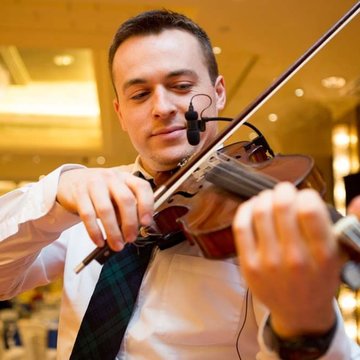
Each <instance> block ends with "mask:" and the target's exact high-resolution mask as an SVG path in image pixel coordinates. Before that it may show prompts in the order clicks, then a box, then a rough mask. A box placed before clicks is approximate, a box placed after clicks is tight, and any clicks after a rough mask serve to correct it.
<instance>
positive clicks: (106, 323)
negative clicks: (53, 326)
mask: <svg viewBox="0 0 360 360" xmlns="http://www.w3.org/2000/svg"><path fill="white" fill-rule="evenodd" d="M152 249H153V245H152V244H150V245H147V246H144V247H136V246H135V245H134V244H127V245H126V246H125V247H124V249H123V250H122V251H120V252H118V253H116V254H115V255H113V256H112V257H111V258H110V259H109V260H108V261H107V262H106V263H105V265H104V266H103V268H102V270H101V273H100V277H99V280H98V282H97V284H96V287H95V290H94V293H93V295H92V297H91V299H90V303H89V305H88V308H87V310H86V313H85V316H84V318H83V320H82V322H81V325H80V330H79V332H78V335H77V338H76V341H75V345H74V348H73V351H72V354H71V357H70V359H71V360H76V359H94V360H95V359H96V360H99V359H100V360H114V359H115V357H116V355H117V353H118V352H119V349H120V344H121V341H122V338H123V336H124V333H125V330H126V328H127V325H128V322H129V320H130V317H131V314H132V311H133V307H134V304H135V301H136V297H137V294H138V291H139V288H140V285H141V281H142V278H143V275H144V273H145V270H146V268H147V265H148V262H149V260H150V256H151V253H152Z"/></svg>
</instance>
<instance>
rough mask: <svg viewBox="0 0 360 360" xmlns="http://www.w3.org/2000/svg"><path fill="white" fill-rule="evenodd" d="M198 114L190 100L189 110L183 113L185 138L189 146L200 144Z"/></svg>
mask: <svg viewBox="0 0 360 360" xmlns="http://www.w3.org/2000/svg"><path fill="white" fill-rule="evenodd" d="M198 117H199V114H198V113H197V112H196V111H195V110H194V107H193V104H192V101H191V100H190V104H189V109H188V111H186V113H185V119H186V121H187V130H186V136H187V139H188V142H189V144H190V145H193V146H195V145H198V144H199V142H200V129H199V120H198Z"/></svg>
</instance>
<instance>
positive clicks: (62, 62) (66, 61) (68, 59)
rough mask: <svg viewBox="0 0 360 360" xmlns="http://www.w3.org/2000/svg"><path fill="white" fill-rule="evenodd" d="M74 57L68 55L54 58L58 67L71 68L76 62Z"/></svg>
mask: <svg viewBox="0 0 360 360" xmlns="http://www.w3.org/2000/svg"><path fill="white" fill-rule="evenodd" d="M74 60H75V59H74V57H73V56H72V55H68V54H62V55H56V56H54V59H53V61H54V64H55V65H57V66H69V65H71V64H72V63H73V62H74Z"/></svg>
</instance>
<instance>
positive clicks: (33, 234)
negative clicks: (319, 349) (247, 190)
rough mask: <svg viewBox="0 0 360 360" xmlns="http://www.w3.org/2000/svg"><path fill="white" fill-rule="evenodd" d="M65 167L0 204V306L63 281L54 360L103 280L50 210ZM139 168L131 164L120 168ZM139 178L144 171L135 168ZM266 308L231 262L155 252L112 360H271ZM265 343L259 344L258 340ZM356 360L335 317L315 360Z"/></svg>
mask: <svg viewBox="0 0 360 360" xmlns="http://www.w3.org/2000/svg"><path fill="white" fill-rule="evenodd" d="M76 167H80V166H78V165H64V166H62V167H60V168H59V169H57V170H55V171H54V172H52V173H50V174H49V175H48V176H46V177H44V178H43V179H42V180H41V181H39V182H38V183H34V184H30V185H28V186H26V187H24V188H21V189H17V190H15V191H12V192H10V193H8V194H6V195H4V196H2V197H1V198H0V299H8V298H12V297H14V296H15V295H17V294H19V293H21V292H23V291H25V290H28V289H31V288H34V287H35V286H40V285H46V284H49V283H50V282H51V281H53V280H54V279H56V278H58V277H60V276H63V294H62V302H61V309H60V319H59V337H58V356H57V358H58V359H61V360H65V359H68V358H69V356H70V354H71V350H72V347H73V344H74V342H75V339H76V335H77V332H78V329H79V327H80V323H81V319H82V317H83V315H84V313H85V311H86V308H87V305H88V303H89V301H90V297H91V295H92V293H93V290H94V288H95V284H96V282H97V279H98V277H99V274H100V270H101V265H100V264H98V263H97V262H96V261H93V262H91V263H90V264H89V265H88V266H86V267H85V268H84V269H83V270H82V271H81V273H80V274H78V275H76V274H75V272H74V268H75V267H76V266H77V265H78V264H79V263H80V262H81V261H82V260H83V259H84V258H85V257H86V256H87V255H88V254H89V253H90V252H91V251H92V250H93V249H94V248H95V245H94V244H93V242H92V241H91V240H90V238H89V236H88V235H87V233H86V230H85V227H84V226H83V224H82V223H81V222H80V219H79V217H78V216H76V215H73V214H71V213H69V212H67V211H66V210H65V209H63V208H62V207H61V206H60V205H59V204H58V203H57V202H56V191H57V183H58V178H59V176H60V174H61V172H63V171H67V170H69V169H72V168H76ZM121 168H122V169H123V170H124V171H128V172H135V171H137V170H139V169H140V166H139V163H138V161H137V162H136V163H135V164H133V165H128V166H123V167H121ZM140 170H141V171H142V172H143V169H140ZM267 316H268V311H267V310H266V309H265V307H264V306H263V305H262V304H260V303H259V302H257V301H256V299H254V298H253V297H252V296H251V294H250V293H249V292H248V290H247V287H246V284H245V283H244V279H243V278H242V276H241V271H240V269H239V266H238V265H237V263H236V260H235V259H228V260H209V259H205V258H204V257H202V256H201V254H200V252H199V249H198V248H197V246H196V245H195V246H192V245H190V244H189V243H188V242H187V241H185V242H183V243H181V244H179V245H176V246H174V247H172V248H170V249H167V250H163V251H160V250H156V251H155V253H154V255H153V257H152V259H151V262H150V264H149V266H148V269H147V271H146V273H145V275H144V279H143V282H142V285H141V288H140V292H139V296H138V299H137V303H136V306H135V310H134V313H133V316H132V318H131V320H130V323H129V326H128V328H127V331H126V334H125V337H124V340H123V342H122V345H121V348H120V349H119V354H118V356H117V358H118V359H136V360H140V359H146V360H149V359H150V360H151V359H166V360H168V359H181V360H183V359H186V360H192V359H194V360H195V359H197V360H204V359H206V360H215V359H216V360H218V359H223V360H225V359H226V360H231V359H241V360H245V359H247V360H254V359H259V360H266V359H269V360H270V359H278V357H277V355H276V354H275V353H274V352H273V351H271V350H270V349H269V348H268V347H267V346H266V345H265V341H264V337H266V330H264V324H265V321H266V318H267ZM264 335H265V336H264ZM355 358H357V359H360V351H359V349H358V347H357V346H356V345H355V344H354V343H353V342H352V341H350V340H349V339H348V338H347V337H346V335H345V331H344V327H343V323H342V320H341V319H340V316H339V321H338V327H337V331H336V334H335V337H334V340H333V342H332V344H331V346H330V348H329V350H328V352H327V353H326V355H325V356H324V357H322V359H324V360H335V359H336V360H338V359H355Z"/></svg>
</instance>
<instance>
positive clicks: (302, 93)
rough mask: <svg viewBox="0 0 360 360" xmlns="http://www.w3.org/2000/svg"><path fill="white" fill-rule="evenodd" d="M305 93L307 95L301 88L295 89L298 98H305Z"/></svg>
mask: <svg viewBox="0 0 360 360" xmlns="http://www.w3.org/2000/svg"><path fill="white" fill-rule="evenodd" d="M304 93H305V92H304V90H303V89H301V88H298V89H295V96H297V97H302V96H304Z"/></svg>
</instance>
